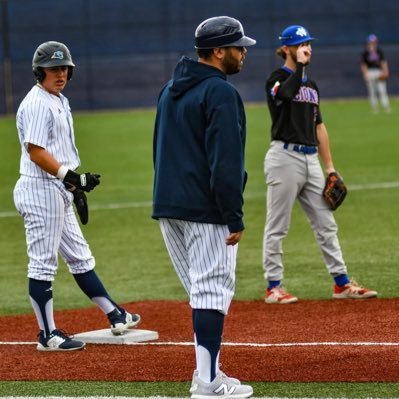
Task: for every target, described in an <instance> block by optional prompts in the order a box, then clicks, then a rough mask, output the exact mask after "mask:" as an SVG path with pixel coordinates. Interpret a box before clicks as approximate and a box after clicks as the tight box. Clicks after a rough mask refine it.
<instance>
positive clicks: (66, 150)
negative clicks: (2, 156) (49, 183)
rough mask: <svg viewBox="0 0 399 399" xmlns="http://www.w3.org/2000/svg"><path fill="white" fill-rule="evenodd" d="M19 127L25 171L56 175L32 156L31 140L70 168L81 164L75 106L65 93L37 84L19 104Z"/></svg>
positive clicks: (49, 176)
mask: <svg viewBox="0 0 399 399" xmlns="http://www.w3.org/2000/svg"><path fill="white" fill-rule="evenodd" d="M17 129H18V136H19V141H20V143H21V162H20V168H19V172H20V174H21V175H25V176H30V177H42V178H55V177H54V176H52V175H50V174H49V173H47V172H45V171H44V170H42V169H41V168H40V167H39V166H37V165H36V164H35V163H34V162H32V161H31V160H30V157H29V153H28V151H27V147H28V143H31V144H35V145H37V146H39V147H42V148H44V149H45V150H46V151H47V152H49V153H50V154H51V155H52V156H53V157H54V158H55V159H56V160H57V161H58V162H60V163H61V164H63V165H65V166H66V167H67V168H68V169H71V170H75V169H76V168H77V167H78V166H79V165H80V159H79V152H78V150H77V148H76V145H75V136H74V131H73V121H72V114H71V109H70V107H69V101H68V99H67V98H66V97H65V96H64V95H62V94H60V96H59V97H57V96H55V95H53V94H50V93H49V92H47V91H46V90H44V89H42V88H40V87H39V86H37V85H36V86H33V87H32V89H31V90H30V92H29V93H28V94H27V95H26V97H25V98H24V99H23V101H22V103H21V105H20V106H19V108H18V112H17Z"/></svg>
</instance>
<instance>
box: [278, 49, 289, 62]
mask: <svg viewBox="0 0 399 399" xmlns="http://www.w3.org/2000/svg"><path fill="white" fill-rule="evenodd" d="M276 54H277V55H278V56H279V57H281V58H282V59H283V60H285V59H287V54H285V52H284V51H283V49H282V47H279V48H278V49H277V50H276Z"/></svg>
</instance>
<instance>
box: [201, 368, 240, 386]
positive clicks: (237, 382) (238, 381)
mask: <svg viewBox="0 0 399 399" xmlns="http://www.w3.org/2000/svg"><path fill="white" fill-rule="evenodd" d="M219 373H220V374H222V375H224V376H226V374H225V373H223V371H221V370H219ZM194 377H198V370H194V372H193V381H194ZM226 377H227V376H226ZM228 378H230V380H231V381H232V382H233V384H237V385H240V384H241V381H240V380H238V379H237V378H233V377H228Z"/></svg>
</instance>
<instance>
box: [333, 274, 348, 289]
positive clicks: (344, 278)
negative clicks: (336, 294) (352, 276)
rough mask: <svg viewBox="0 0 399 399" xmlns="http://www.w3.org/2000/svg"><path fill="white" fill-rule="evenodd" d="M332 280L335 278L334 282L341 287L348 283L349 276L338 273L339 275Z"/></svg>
mask: <svg viewBox="0 0 399 399" xmlns="http://www.w3.org/2000/svg"><path fill="white" fill-rule="evenodd" d="M334 280H335V284H337V285H338V287H342V286H344V285H345V284H348V283H350V280H349V277H348V275H347V274H340V275H339V276H337V277H334Z"/></svg>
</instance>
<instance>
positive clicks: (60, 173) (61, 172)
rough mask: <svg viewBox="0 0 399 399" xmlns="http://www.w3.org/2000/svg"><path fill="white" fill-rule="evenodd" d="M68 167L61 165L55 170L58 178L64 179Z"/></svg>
mask: <svg viewBox="0 0 399 399" xmlns="http://www.w3.org/2000/svg"><path fill="white" fill-rule="evenodd" d="M68 170H69V169H68V168H67V167H66V166H65V165H61V166H60V168H59V169H58V171H57V177H58V178H59V179H60V180H64V178H65V176H66V174H67V173H68Z"/></svg>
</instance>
